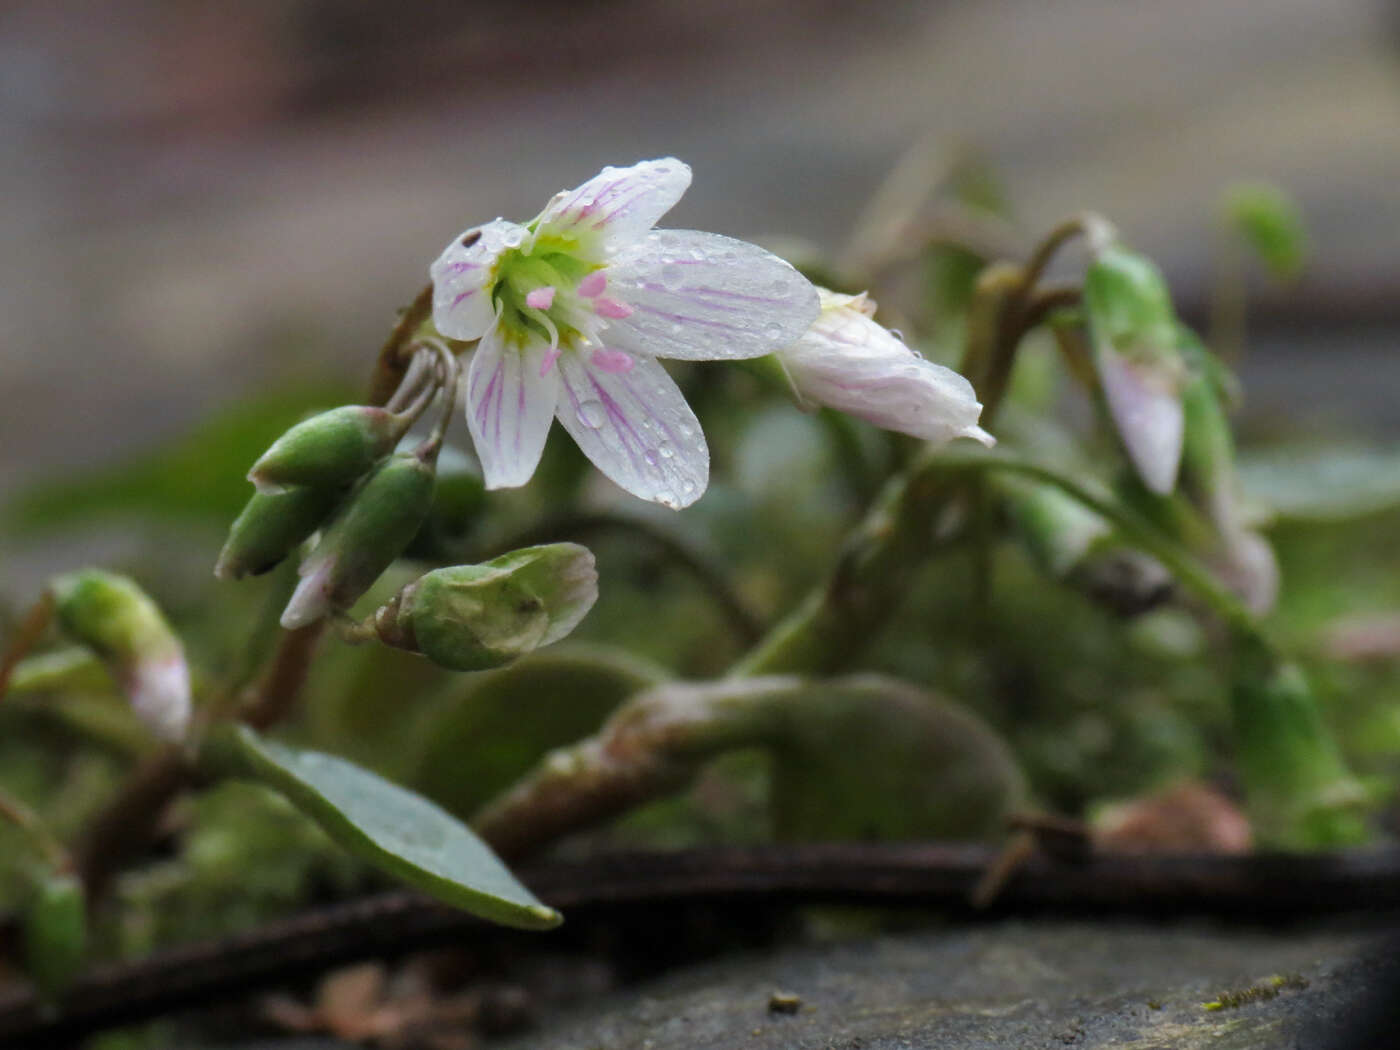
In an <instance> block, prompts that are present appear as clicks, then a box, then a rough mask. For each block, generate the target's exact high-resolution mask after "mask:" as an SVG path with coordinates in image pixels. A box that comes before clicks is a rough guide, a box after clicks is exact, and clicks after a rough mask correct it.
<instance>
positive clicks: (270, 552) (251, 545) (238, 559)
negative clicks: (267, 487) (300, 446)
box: [214, 486, 344, 580]
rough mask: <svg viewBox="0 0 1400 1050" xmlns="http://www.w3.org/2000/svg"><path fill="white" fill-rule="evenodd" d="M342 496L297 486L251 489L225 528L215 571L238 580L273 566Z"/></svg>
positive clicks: (219, 574) (326, 515) (326, 514)
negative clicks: (245, 500)
mask: <svg viewBox="0 0 1400 1050" xmlns="http://www.w3.org/2000/svg"><path fill="white" fill-rule="evenodd" d="M343 496H344V490H335V489H320V488H307V487H301V486H298V487H294V488H288V489H283V490H282V491H280V492H255V493H253V497H252V499H250V500H248V502H247V504H246V505H245V506H244V507H243V512H242V513H241V514H239V515H238V517H237V518H235V519H234V522H233V525H232V526H230V527H229V532H228V539H227V540H226V541H225V542H224V547H223V550H221V551H220V552H219V560H218V561H217V562H215V563H214V575H215V576H217V577H219V578H220V579H221V580H237V579H242V578H243V577H244V576H259V575H261V574H262V573H265V572H269V571H271V570H272V569H274V568H276V567H277V565H278V563H279V562H281V561H282V559H283V558H285V557H286V556H287V555H288V554H290V553H292V551H294V550H296V548H297V547H298V546H300V545H301V544H302V543H303V542H304V541H305V540H306V538H307V537H308V536H310V535H311V534H312V533H313V532H315V531H316V530H317V529H318V528H320V527H321V524H322V523H323V522H324V521H325V520H326V518H327V517H329V516H330V514H331V512H332V511H333V510H335V507H336V504H337V503H339V502H340V500H341V498H342V497H343Z"/></svg>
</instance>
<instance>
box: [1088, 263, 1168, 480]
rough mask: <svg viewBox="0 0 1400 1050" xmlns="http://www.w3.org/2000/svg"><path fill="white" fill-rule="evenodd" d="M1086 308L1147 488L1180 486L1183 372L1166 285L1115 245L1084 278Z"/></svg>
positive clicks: (1106, 388)
mask: <svg viewBox="0 0 1400 1050" xmlns="http://www.w3.org/2000/svg"><path fill="white" fill-rule="evenodd" d="M1084 310H1085V313H1086V315H1087V317H1088V322H1089V331H1090V333H1091V335H1092V338H1093V343H1094V361H1095V366H1096V368H1097V370H1098V374H1099V382H1100V384H1101V385H1102V387H1103V393H1104V399H1105V401H1106V402H1107V403H1108V411H1109V414H1110V415H1111V416H1112V417H1113V423H1114V426H1115V427H1116V428H1117V430H1118V434H1119V436H1120V437H1121V438H1122V440H1123V445H1124V448H1125V449H1126V450H1127V453H1128V458H1129V459H1130V460H1131V461H1132V463H1133V467H1134V468H1135V469H1136V470H1137V473H1138V475H1139V477H1141V478H1142V480H1143V483H1144V484H1145V485H1146V486H1147V487H1148V488H1149V489H1151V490H1152V491H1153V492H1156V493H1158V494H1159V495H1166V494H1167V493H1169V492H1171V491H1172V489H1173V488H1174V487H1175V485H1176V474H1177V468H1178V466H1179V464H1180V461H1181V444H1182V433H1183V420H1182V407H1181V388H1182V385H1183V383H1184V381H1185V369H1184V367H1183V365H1182V362H1181V356H1180V354H1179V353H1178V352H1177V348H1176V342H1177V339H1176V319H1175V314H1174V313H1173V311H1172V304H1171V296H1170V294H1169V293H1168V291H1167V286H1166V282H1165V281H1163V279H1162V275H1161V273H1160V272H1159V271H1158V269H1157V267H1156V266H1154V265H1153V264H1152V262H1151V261H1150V260H1149V259H1147V258H1145V257H1144V256H1141V255H1138V254H1137V253H1136V252H1132V251H1129V250H1127V249H1126V248H1123V247H1122V246H1121V245H1117V244H1111V245H1109V246H1107V247H1105V248H1103V249H1102V250H1101V251H1100V252H1099V253H1098V255H1097V257H1096V258H1095V259H1094V261H1093V262H1092V263H1091V264H1090V266H1089V269H1088V271H1087V272H1086V273H1085V275H1084Z"/></svg>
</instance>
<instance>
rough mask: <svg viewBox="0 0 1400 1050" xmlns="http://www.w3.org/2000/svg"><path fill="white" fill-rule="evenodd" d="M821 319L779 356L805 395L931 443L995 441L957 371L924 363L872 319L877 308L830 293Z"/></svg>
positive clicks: (860, 298) (823, 292) (824, 293)
mask: <svg viewBox="0 0 1400 1050" xmlns="http://www.w3.org/2000/svg"><path fill="white" fill-rule="evenodd" d="M818 291H819V292H820V294H821V307H822V309H821V314H820V315H819V316H818V317H817V320H816V322H815V323H814V324H813V325H812V327H811V328H810V329H809V330H808V331H807V334H806V335H804V336H803V337H802V338H801V339H799V340H798V341H797V342H795V343H793V344H792V345H791V346H788V347H786V348H785V349H783V350H780V351H779V352H778V360H779V361H781V362H782V364H783V367H784V368H785V369H786V370H787V373H788V376H789V377H790V378H791V379H792V383H793V386H794V387H795V388H796V390H797V392H798V394H799V395H801V396H802V397H803V398H805V399H806V400H809V401H813V402H816V403H818V404H822V405H829V406H830V407H832V408H835V409H839V410H840V411H842V412H848V413H850V414H851V415H853V416H859V417H860V418H861V419H864V420H866V421H868V422H871V423H874V424H875V425H876V426H877V427H883V428H884V429H886V430H898V431H899V432H901V433H904V434H911V435H913V436H914V437H917V438H923V439H924V440H925V441H938V442H944V441H951V440H952V439H953V438H958V437H970V438H973V439H975V440H977V441H980V442H982V444H984V445H992V444H995V439H994V438H993V437H992V436H991V435H990V434H988V433H987V432H986V431H985V430H983V429H982V428H981V427H979V426H978V425H977V419H978V417H979V416H980V415H981V414H982V406H981V405H980V404H978V403H977V394H976V392H975V391H974V390H973V389H972V384H971V383H969V382H968V381H967V380H966V379H964V378H963V377H962V376H960V375H958V373H956V372H954V371H953V370H952V369H951V368H944V367H943V366H942V365H936V364H934V363H933V362H931V361H925V360H924V359H923V358H922V357H920V356H919V355H918V354H916V353H914V351H913V350H911V349H909V347H907V346H905V345H904V343H903V342H902V341H901V340H900V339H899V338H898V337H897V336H895V335H894V334H893V333H892V332H890V331H889V329H887V328H885V327H884V326H882V325H880V324H877V323H876V322H875V321H874V320H872V317H873V315H874V313H875V303H874V301H873V300H871V299H869V298H867V297H866V296H865V295H864V294H861V295H838V294H837V293H836V292H829V291H827V290H826V289H825V288H819V289H818Z"/></svg>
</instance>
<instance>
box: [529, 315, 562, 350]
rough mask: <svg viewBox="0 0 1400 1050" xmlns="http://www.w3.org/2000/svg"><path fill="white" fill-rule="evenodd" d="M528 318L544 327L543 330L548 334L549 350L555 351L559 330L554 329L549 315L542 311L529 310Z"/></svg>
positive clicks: (557, 344)
mask: <svg viewBox="0 0 1400 1050" xmlns="http://www.w3.org/2000/svg"><path fill="white" fill-rule="evenodd" d="M530 316H531V317H533V318H534V319H535V320H536V321H539V322H540V324H542V325H544V330H545V331H546V332H548V333H549V348H550V349H551V350H555V349H557V348H558V346H559V329H558V328H556V327H555V325H554V322H553V321H551V320H550V319H549V314H547V313H545V312H544V311H543V310H531V311H530Z"/></svg>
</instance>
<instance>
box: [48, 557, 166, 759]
mask: <svg viewBox="0 0 1400 1050" xmlns="http://www.w3.org/2000/svg"><path fill="white" fill-rule="evenodd" d="M50 589H51V591H52V592H53V596H54V612H55V615H56V617H57V619H58V623H59V625H60V626H61V627H62V628H63V630H64V631H65V632H66V633H67V634H68V635H69V636H70V637H72V638H73V639H74V640H75V641H78V642H81V643H82V644H84V645H86V646H88V648H90V649H92V650H93V652H95V653H96V654H97V655H98V657H99V658H101V660H102V661H103V662H104V663H105V664H106V665H107V669H108V671H109V672H110V673H111V674H112V677H113V678H115V679H116V681H117V683H118V684H119V685H120V686H121V689H122V691H123V692H125V693H126V696H127V699H128V700H130V702H131V707H132V710H134V711H135V712H136V715H137V717H138V718H140V719H141V721H142V722H144V723H145V724H146V726H147V727H148V728H150V729H151V730H152V732H155V733H157V734H158V735H160V736H162V737H164V738H165V739H167V740H180V739H182V738H183V737H184V735H185V731H186V729H187V728H188V726H189V720H190V672H189V667H188V665H187V664H186V663H185V652H184V649H183V647H182V646H181V645H180V640H179V639H178V638H177V637H176V636H175V632H174V631H173V630H172V629H171V627H170V625H169V624H168V623H167V622H166V620H165V617H164V616H162V615H161V612H160V609H159V608H157V606H156V603H155V602H153V601H152V600H151V599H150V598H149V597H148V596H147V595H146V593H145V592H144V591H142V590H141V588H140V587H138V586H137V585H136V583H135V582H133V581H132V580H129V579H127V578H126V577H125V576H118V575H116V574H115V573H110V572H103V571H102V570H100V569H85V570H83V571H81V572H74V573H68V574H67V575H64V576H59V577H57V578H56V579H55V580H54V581H53V582H52V584H50Z"/></svg>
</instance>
